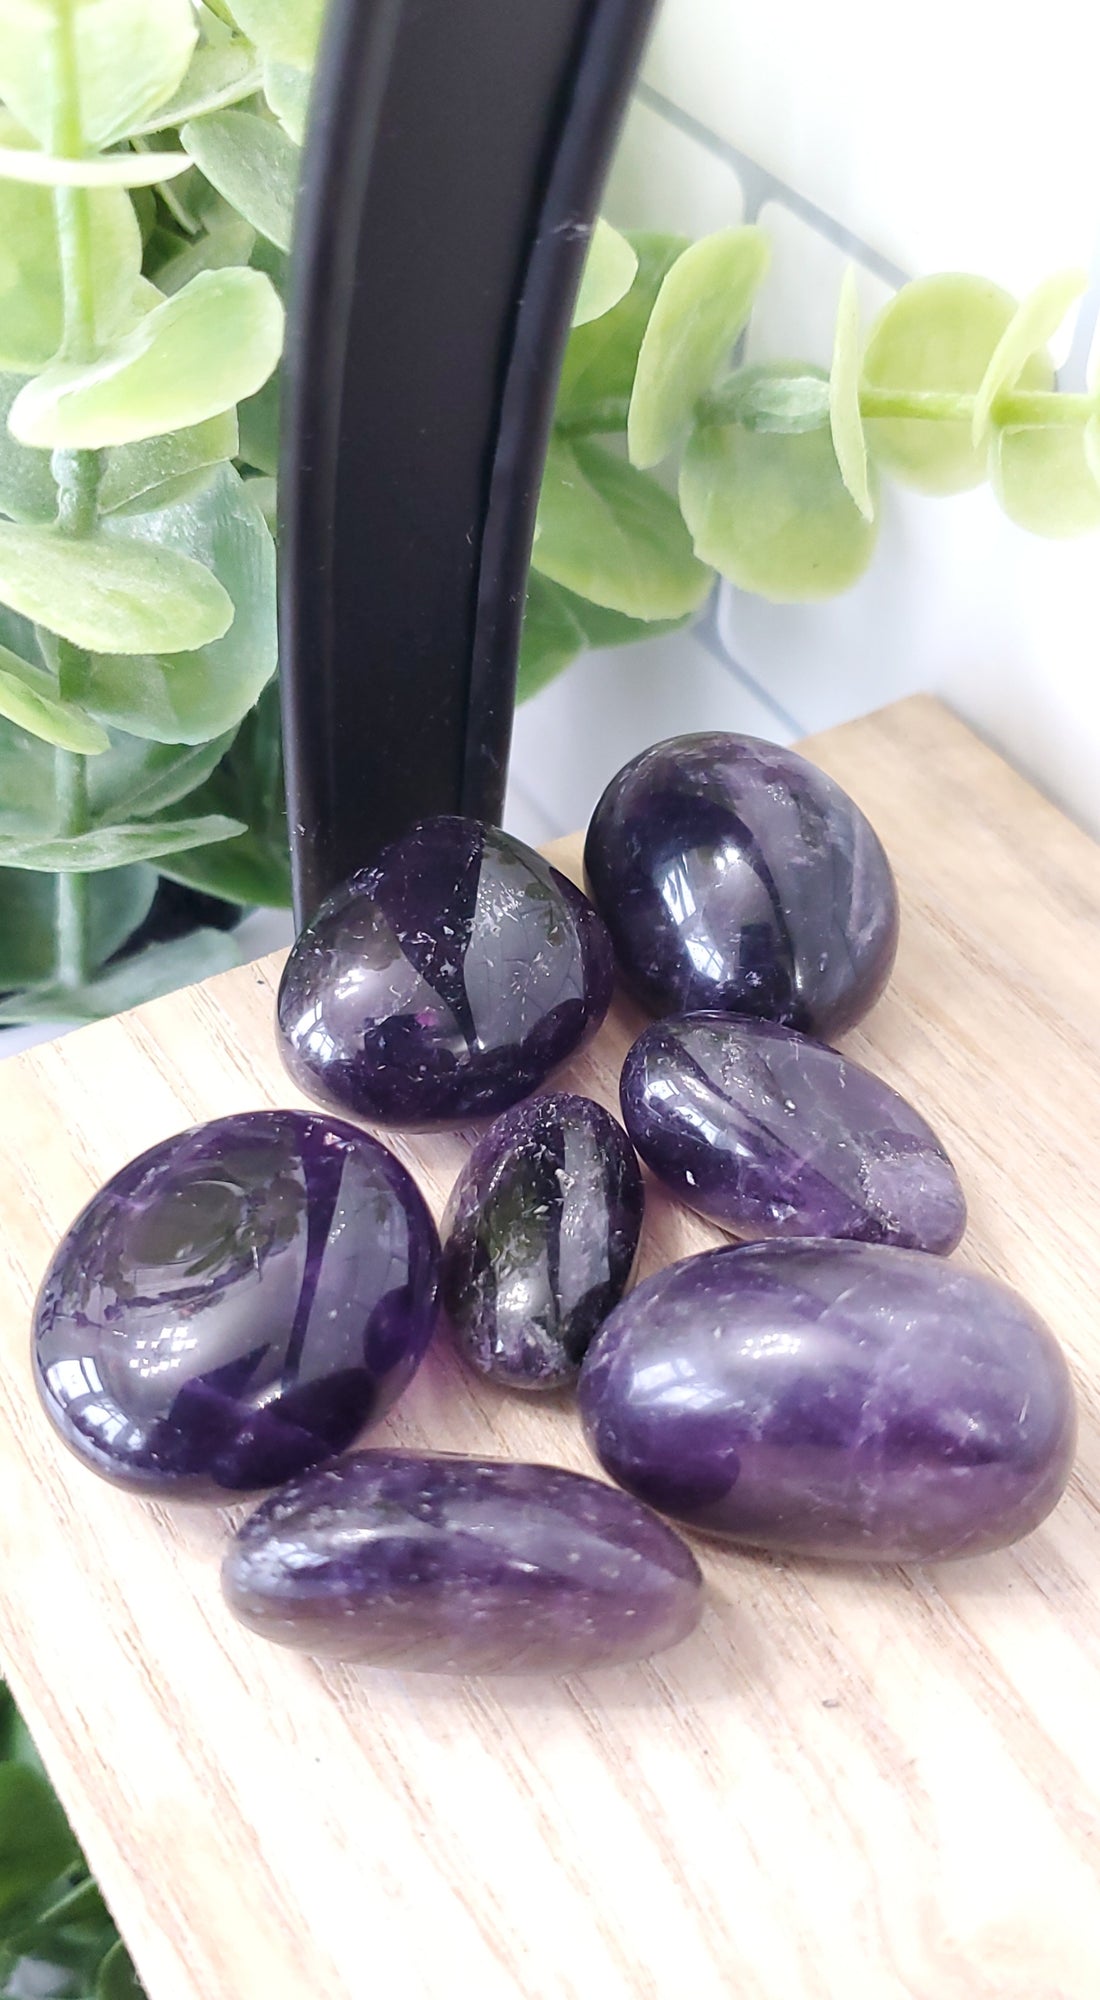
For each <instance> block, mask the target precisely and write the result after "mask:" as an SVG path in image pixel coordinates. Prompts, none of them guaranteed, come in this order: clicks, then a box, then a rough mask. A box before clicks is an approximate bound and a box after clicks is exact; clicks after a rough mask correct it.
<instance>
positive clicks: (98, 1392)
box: [34, 1111, 439, 1497]
mask: <svg viewBox="0 0 1100 2000" xmlns="http://www.w3.org/2000/svg"><path fill="white" fill-rule="evenodd" d="M438 1296H439V1242H438V1238H437V1236H436V1232H435V1225H434V1223H433V1222H432V1219H431V1216H430V1215H429V1214H428V1211H427V1209H426V1207H425V1206H424V1202H423V1200H422V1199H421V1196H420V1194H419V1192H418V1191H417V1189H416V1187H415V1186H414V1184H413V1182H412V1181H411V1180H410V1178H409V1176H408V1174H407V1173H406V1172H405V1169H404V1167H402V1166H400V1165H399V1163H398V1162H397V1161H396V1160H395V1159H394V1158H393V1157H392V1155H391V1154H390V1153H388V1152H387V1151H386V1149H385V1147H384V1146H380V1145H379V1144H378V1141H377V1140H376V1139H371V1138H368V1136H367V1134H366V1133H365V1132H359V1131H356V1130H355V1128H354V1127H353V1126H350V1125H342V1124H336V1123H335V1122H333V1121H332V1120H331V1119H328V1118H318V1117H315V1116H311V1115H308V1114H306V1113H305V1112H301V1111H250V1112H245V1113H244V1114H242V1115H241V1116H238V1117H235V1118H216V1119H214V1120H213V1121H212V1122H211V1123H210V1124H208V1125H196V1126H195V1127H194V1128H193V1129H192V1130H191V1131H189V1132H180V1133H177V1134H176V1136H175V1137H174V1138H171V1139H165V1140H162V1142H161V1143H160V1145H158V1146H153V1147H151V1148H150V1150H149V1151H148V1152H147V1153H143V1154H142V1155H141V1157H140V1158H139V1159H136V1160H132V1161H131V1162H130V1164H129V1166H126V1167H123V1169H122V1172H121V1173H118V1174H116V1175H115V1176H114V1179H113V1180H110V1181H108V1182H107V1185H106V1186H105V1187H103V1188H101V1189H100V1190H99V1193H98V1194H97V1195H95V1196H93V1198H92V1200H91V1201H90V1202H89V1203H88V1206H87V1208H85V1209H84V1211H83V1213H82V1214H81V1215H79V1216H78V1217H77V1219H76V1221H75V1222H74V1223H73V1226H72V1228H71V1229H70V1230H69V1233H68V1235H67V1236H66V1237H65V1238H64V1241H63V1242H62V1243H61V1245H60V1248H59V1249H58V1251H57V1253H56V1255H55V1257H54V1260H53V1263H52V1264H51V1265H50V1268H49V1270H48V1272H47V1273H46V1277H45V1279H44V1280H43V1284H42V1289H41V1291H40V1293H39V1296H38V1304H37V1306H36V1308H35V1320H34V1368H35V1375H36V1379H37V1382H38V1388H39V1392H40V1394H41V1397H42V1401H43V1403H44V1404H45V1406H46V1411H47V1414H48V1415H49V1417H50V1418H51V1419H52V1421H53V1423H54V1424H55V1426H56V1428H57V1429H58V1430H59V1431H60V1433H61V1436H62V1437H63V1438H64V1440H65V1443H66V1444H68V1445H70V1446H71V1447H72V1449H73V1450H74V1451H75V1452H76V1453H77V1455H78V1457H80V1458H82V1459H83V1460H84V1461H85V1463H86V1464H88V1465H90V1466H91V1467H92V1468H93V1470H94V1471H96V1472H101V1473H103V1474H104V1475H105V1477H106V1478H108V1479H113V1480H115V1481H116V1482H117V1483H118V1484H119V1485H121V1486H131V1487H136V1488H138V1489H139V1490H140V1491H142V1492H146V1493H171V1494H181V1495H184V1496H188V1497H190V1496H198V1497H207V1496H211V1495H216V1494H224V1493H225V1492H226V1491H229V1492H237V1491H245V1490H247V1489H249V1488H253V1487H258V1486H274V1485H276V1484H277V1483H278V1482H279V1481H281V1480H284V1479H288V1478H290V1477H291V1475H292V1474H293V1473H296V1472H301V1471H303V1470H304V1468H305V1467H307V1466H311V1465H316V1464H317V1463H318V1462H319V1461H320V1460H321V1459H325V1458H330V1457H332V1456H333V1455H334V1454H335V1453H336V1452H341V1451H345V1450H346V1449H347V1447H348V1445H349V1444H351V1443H352V1442H353V1440H354V1439H355V1438H356V1437H357V1435H358V1434H359V1432H360V1431H361V1430H362V1429H363V1427H364V1425H366V1424H371V1423H374V1422H376V1420H377V1419H378V1418H379V1417H380V1416H381V1415H382V1414H383V1412H384V1411H385V1410H387V1409H389V1407H390V1404H391V1403H392V1402H393V1401H394V1400H395V1398H396V1397H397V1396H399V1395H400V1394H401V1391H402V1390H403V1389H404V1387H405V1385H406V1383H407V1382H408V1381H409V1380H410V1378H411V1377H412V1375H413V1373H414V1371H415V1369H416V1367H417V1365H418V1364H419V1362H420V1360H421V1359H422V1357H423V1354H424V1350H425V1348H426V1347H427V1345H428V1342H429V1340H430V1339H431V1335H432V1330H433V1327H434V1325H435V1321H436V1316H437V1310H438Z"/></svg>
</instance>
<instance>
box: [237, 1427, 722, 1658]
mask: <svg viewBox="0 0 1100 2000" xmlns="http://www.w3.org/2000/svg"><path fill="white" fill-rule="evenodd" d="M222 1584H223V1588H224V1590H225V1595H226V1598H227V1600H228V1602H229V1604H230V1606H231V1608H232V1609H233V1611H234V1612H235V1613H236V1615H237V1616H238V1618H240V1619H241V1620H242V1621H243V1623H244V1624H246V1625H249V1626H251V1627H252V1629H253V1630H254V1631H256V1632H260V1633H262V1634H263V1636H264V1637H265V1638H267V1639H273V1640H275V1641H276V1642H277V1643H278V1644H281V1645H284V1646H296V1647H299V1648H301V1650H302V1651H303V1652H307V1653H317V1654H328V1655H332V1656H335V1657H336V1658H337V1659H341V1660H361V1661H366V1662H369V1663H370V1664H371V1665H373V1666H388V1667H405V1668H414V1669H421V1670H424V1671H427V1672H435V1673H468V1674H474V1673H499V1672H505V1673H535V1672H540V1673H567V1672H570V1671H573V1670H575V1669H577V1668H583V1667H592V1666H605V1665H608V1664H610V1663H612V1662H615V1661H621V1660H638V1659H644V1658H645V1657H646V1656H647V1655H648V1654H650V1653H656V1652H660V1651H661V1650H662V1648H664V1647H666V1646H672V1645H675V1644H676V1642H677V1640H679V1639H683V1638H686V1636H687V1634H688V1633H689V1632H690V1631H692V1629H693V1628H694V1626H695V1625H696V1624H697V1623H698V1620H699V1614H700V1612H701V1610H702V1578H701V1576H700V1573H699V1567H698V1564H697V1563H696V1561H695V1558H694V1556H693V1555H692V1554H691V1552H690V1550H689V1549H687V1548H686V1547H685V1546H684V1544H683V1542H682V1541H681V1540H680V1538H679V1536H678V1535H676V1534H674V1533H673V1532H672V1530H671V1529H670V1528H668V1527H666V1526H665V1524H664V1522H663V1521H659V1520H658V1519H657V1518H656V1516H655V1515H653V1514H651V1513H650V1511H649V1509H648V1508H647V1507H640V1506H639V1505H638V1503H637V1501H635V1500H630V1499H628V1498H627V1496H626V1494H625V1493H617V1492H616V1491H615V1489H614V1487H611V1486H605V1485H604V1484H603V1483H602V1482H601V1481H598V1480H595V1479H586V1478H584V1477H583V1476H582V1475H581V1474H579V1473H576V1472H565V1471H563V1470H562V1469H561V1468H560V1467H558V1466H551V1465H509V1464H506V1463H505V1462H504V1461H502V1460H499V1459H485V1458H461V1457H459V1456H457V1455H453V1456H439V1457H436V1456H423V1457H421V1456H415V1455H413V1454H411V1453H406V1452H394V1451H364V1452H356V1453H354V1454H353V1455H352V1456H351V1457H349V1458H345V1459H341V1460H339V1461H338V1462H337V1463H336V1464H335V1465H331V1466H326V1467H323V1468H322V1469H321V1470H319V1471H317V1472H313V1473H307V1474H306V1476H305V1477H304V1478H302V1479H298V1480H295V1481H294V1482H293V1483H292V1484H291V1485H289V1486H287V1487H285V1488H284V1490H283V1491H282V1492H281V1493H273V1494H272V1495H271V1497H270V1499H268V1500H265V1501H264V1502H263V1504H262V1505H261V1506H260V1507H258V1508H257V1510H256V1512H255V1513H254V1514H253V1515H252V1516H251V1518H250V1519H249V1520H247V1521H246V1522H245V1523H244V1525H243V1527H241V1528H240V1529H239V1531H238V1533H237V1535H236V1538H235V1540H234V1542H233V1544H232V1546H231V1547H230V1550H229V1553H228V1555H227V1556H226V1559H225V1563H224V1566H223V1569H222Z"/></svg>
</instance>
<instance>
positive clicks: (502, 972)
mask: <svg viewBox="0 0 1100 2000" xmlns="http://www.w3.org/2000/svg"><path fill="white" fill-rule="evenodd" d="M612 977H613V973H612V954H611V945H610V942H609V939H608V936H607V932H606V931H605V929H604V927H603V925H602V923H601V922H600V920H599V918H598V916H597V915H596V912H595V910H594V909H593V908H592V905H591V904H590V903H589V902H588V900H587V898H586V897H585V896H582V895H581V892H580V890H579V889H577V888H575V887H574V885H573V883H572V882H568V881H567V880H566V878H565V876H564V875H560V874H559V873H558V871H557V869H556V868H551V866H550V864H549V862H547V861H544V860H543V859H542V858H541V856H540V855H538V854H536V853H534V851H533V850H532V849H531V848H529V847H525V846H524V845H523V842H522V841H519V840H513V839H512V837H511V835H510V834H506V833H499V832H497V831H496V829H495V828H492V827H485V826H482V825H480V824H479V823H478V822H477V821H476V820H469V819H458V818H447V817H443V818H440V819H432V820H423V821H421V822H420V824H419V825H417V826H414V827H413V828H412V830H411V832H409V833H408V834H406V835H405V836H404V837H403V838H402V839H401V840H397V841H394V842H393V843H392V844H391V845H390V846H389V847H387V848H385V849H384V851H383V853H382V854H381V855H380V857H379V859H378V861H377V862H376V864H375V865H374V867H372V868H367V869H364V870H363V872H362V873H361V874H359V875H355V876H353V878H352V880H351V881H350V882H349V883H347V884H346V885H345V887H344V888H342V889H339V890H337V891H336V893H335V894H334V895H333V896H330V897H329V899H328V901H327V902H326V903H324V904H323V905H322V907H321V909H320V910H319V911H318V913H317V915H316V917H315V918H314V919H313V922H312V923H311V924H309V925H308V926H307V928H306V929H305V930H304V931H303V932H302V935H301V937H300V938H299V939H298V942H297V944H296V945H295V946H294V949H293V951H292V952H291V954H290V957H289V959H288V960H287V965H286V970H285V972H284V973H283V979H282V985H281V987H280V989H279V1026H280V1030H281V1047H282V1053H283V1059H284V1061H285V1063H286V1066H287V1068H288V1070H289V1071H290V1074H291V1076H292V1077H293V1078H294V1081H295V1083H296V1084H297V1085H298V1086H299V1088H300V1089H301V1090H303V1091H305V1092H306V1094H307V1095H308V1096H310V1097H314V1098H316V1099H317V1100H318V1102H320V1103H322V1104H327V1105H331V1106H332V1107H334V1108H335V1109H336V1110H351V1111H354V1112H356V1113H358V1114H359V1115H361V1116H363V1117H366V1118H373V1119H377V1120H378V1121H379V1122H381V1123H382V1124H387V1125H411V1126H414V1127H419V1128H424V1127H427V1126H431V1125H438V1124H456V1123H459V1122H460V1121H461V1120H463V1119H465V1118H482V1117H490V1116H492V1115H493V1114H494V1113H495V1112H498V1111H502V1110H504V1109H505V1108H506V1107H507V1106H508V1105H510V1104H516V1103H518V1102H519V1100H520V1098H522V1097H527V1096H529V1095H530V1093H531V1092H532V1091H533V1090H537V1089H538V1088H539V1086H540V1085H541V1084H542V1083H544V1082H545V1080H546V1078H547V1077H548V1076H549V1074H550V1072H551V1070H553V1069H556V1068H557V1066H558V1064H559V1063H561V1062H564V1061H565V1059H566V1057H567V1056H570V1055H572V1054H573V1053H574V1051H575V1050H576V1049H578V1048H579V1047H580V1046H581V1044H582V1043H583V1042H585V1041H586V1040H587V1039H588V1037H589V1036H590V1035H591V1034H593V1033H594V1032H595V1030H596V1029H597V1028H598V1027H599V1025H600V1022H601V1021H602V1020H603V1017H604V1015H605V1014H606V1012H607V1008H608V1004H609V1002H610V999H611V987H612Z"/></svg>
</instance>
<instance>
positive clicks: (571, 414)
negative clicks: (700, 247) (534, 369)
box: [555, 232, 684, 428]
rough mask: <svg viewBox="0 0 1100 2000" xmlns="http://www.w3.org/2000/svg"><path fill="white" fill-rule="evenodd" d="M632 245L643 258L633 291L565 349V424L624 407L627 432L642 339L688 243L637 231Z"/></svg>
mask: <svg viewBox="0 0 1100 2000" xmlns="http://www.w3.org/2000/svg"><path fill="white" fill-rule="evenodd" d="M627 241H628V242H629V244H630V247H631V249H632V250H633V251H634V254H635V256H636V257H637V259H638V272H637V276H636V277H635V279H634V283H633V284H632V285H631V287H630V290H629V291H628V292H627V294H626V296H625V298H622V299H620V301H619V303H618V305H617V306H613V307H612V309H611V311H610V312H609V313H605V314H604V315H603V317H602V319H597V320H591V321H590V322H589V324H588V325H587V326H580V327H575V328H574V330H573V332H572V333H571V334H570V336H569V340H568V342H567V344H566V349H565V360H564V363H563V366H562V372H561V381H560V383H559V385H558V402H557V409H556V412H555V415H556V418H557V419H558V420H560V421H562V422H567V423H568V422H571V421H575V420H577V419H578V418H579V419H583V418H584V417H585V415H586V414H587V413H588V411H590V410H591V409H592V408H593V406H594V405H600V404H604V403H616V402H621V403H622V405H623V419H622V425H621V428H625V423H626V404H627V401H628V399H629V396H630V391H631V388H632V386H633V383H634V372H635V369H636V368H637V365H638V350H639V348H640V347H641V344H642V336H643V334H644V333H645V330H646V325H647V323H648V320H649V315H650V313H651V312H652V311H653V307H654V303H655V301H656V298H657V294H658V292H659V291H660V289H661V284H662V282H663V280H664V277H665V273H666V272H667V271H669V270H670V269H671V267H672V265H673V264H674V263H675V261H676V259H677V257H678V256H679V255H680V252H681V251H682V250H683V248H684V238H683V237H682V236H658V235H645V234H635V233H633V232H632V233H631V234H630V236H628V238H627Z"/></svg>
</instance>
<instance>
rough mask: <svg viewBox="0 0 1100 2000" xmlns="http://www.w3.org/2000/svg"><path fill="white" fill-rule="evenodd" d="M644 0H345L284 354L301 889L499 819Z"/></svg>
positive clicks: (285, 593) (285, 650)
mask: <svg viewBox="0 0 1100 2000" xmlns="http://www.w3.org/2000/svg"><path fill="white" fill-rule="evenodd" d="M653 6H654V0H332V11H331V18H330V21H329V24H328V29H327V34H326V42H325V47H324V50H323V54H322V61H321V67H320V70H319V73H318V79H317V85H316V91H315V98H314V112H313V120H312V126H311V132H310V138H309V142H308V145H307V152H306V163H305V184H304V187H303V192H302V199H301V205H300V210H299V221H298V236H297V246H296V279H295V286H294V298H293V301H292V308H291V327H290V336H289V346H288V375H289V387H288V399H287V402H288V409H287V424H286V440H285V453H284V461H283V476H282V480H281V504H282V510H283V518H282V530H281V563H282V586H281V597H282V603H281V633H282V677H283V713H284V730H285V740H286V754H287V783H288V806H289V818H290V827H291V845H292V852H293V859H294V882H295V904H296V911H297V915H298V919H299V921H302V920H304V919H305V918H306V917H308V915H309V914H310V913H311V911H312V910H313V909H314V908H315V907H316V905H317V903H318V902H319V901H320V900H321V898H322V897H323V896H324V894H325V893H326V892H327V891H328V890H329V889H330V888H331V887H332V886H333V885H334V884H335V883H336V882H338V881H340V880H341V879H343V877H345V876H346V875H348V874H350V873H351V872H352V871H353V870H354V869H355V868H357V867H360V866H362V865H363V864H364V863H365V862H366V861H367V860H368V859H369V858H370V856H371V855H372V854H373V853H374V852H376V851H377V849H378V847H379V846H380V845H381V844H382V843H383V842H384V841H385V840H387V839H389V838H391V837H392V836H394V835H395V834H397V833H399V832H400V831H402V829H403V828H405V827H406V826H408V825H409V823H410V822H411V821H412V820H414V819H416V818H418V817H421V816H423V815H425V814H429V813H437V812H466V813H470V814H473V815H475V816H476V817H479V818H484V819H490V820H495V819H497V818H498V817H499V814H500V810H501V802H502V799H503V793H504V780H505V773H506V768H507V759H508V747H509V739H510V734H511V723H512V710H513V704H514V698H515V664H516V654H517V649H518V643H519V631H520V624H521V620H522V615H523V599H524V589H525V583H526V574H527V564H528V560H529V555H530V544H531V534H532V528H533V520H534V509H535V503H536V500H537V496H538V486H539V478H540V474H541V470H542V461H543V455H544V452H545V448H546V438H547V431H548V427H549V423H550V418H551V414H552V409H553V398H554V390H555V387H556V383H557V375H558V369H559V366H560V361H561V352H562V348H563V345H564V341H565V336H566V333H567V331H568V325H569V319H570V314H571V309H572V303H573V299H574V296H575V292H576V286H577V283H578V281H579V277H580V271H581V266H582V263H583V258H584V252H585V249H586V247H587V235H588V230H589V228H590V226H591V222H592V218H593V215H594V213H595V208H596V204H597V202H598V199H599V193H600V189H601V186H602V182H603V177H604V173H605V171H606V167H607V162H608V158H609V155H610V151H611V147H612V145H613V142H614V138H615V134H616V131H617V128H618V121H619V117H620V115H621V111H622V107H623V103H624V100H625V97H626V95H627V92H628V91H629V88H630V84H631V81H632V78H633V74H634V68H635V64H636V62H637V59H638V55H639V53H640V49H641V45H642V42H643V40H644V36H645V32H646V29H647V27H648V24H649V21H650V18H651V16H652V12H653Z"/></svg>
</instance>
